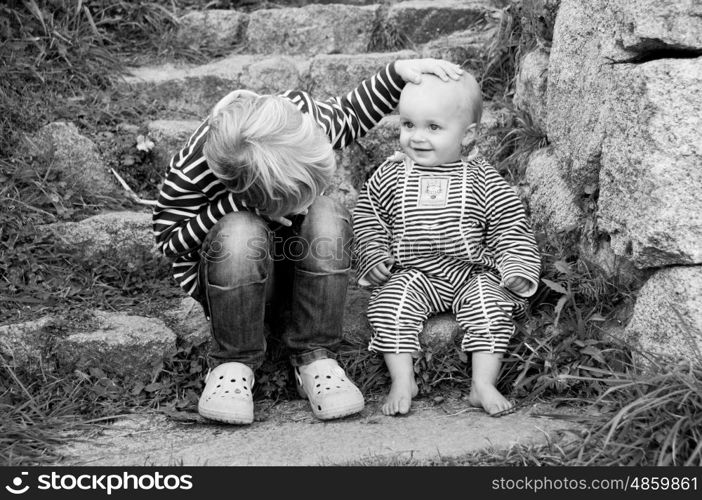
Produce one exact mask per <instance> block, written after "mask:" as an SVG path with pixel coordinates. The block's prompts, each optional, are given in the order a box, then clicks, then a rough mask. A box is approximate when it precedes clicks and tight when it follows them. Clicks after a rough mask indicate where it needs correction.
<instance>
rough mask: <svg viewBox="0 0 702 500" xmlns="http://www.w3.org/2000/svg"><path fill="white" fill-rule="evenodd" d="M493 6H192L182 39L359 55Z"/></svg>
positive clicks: (411, 42) (447, 2)
mask: <svg viewBox="0 0 702 500" xmlns="http://www.w3.org/2000/svg"><path fill="white" fill-rule="evenodd" d="M493 9H494V5H493V2H491V1H489V0H469V1H465V0H440V1H428V0H412V1H406V2H396V3H390V4H389V5H380V4H373V5H345V4H326V5H321V4H311V5H306V6H303V7H288V8H277V9H260V10H256V11H253V12H251V13H244V12H241V11H237V10H223V9H217V10H204V11H193V12H189V13H187V14H185V15H184V16H183V17H181V18H180V27H179V30H178V32H177V38H178V39H179V40H180V42H181V43H185V44H188V45H190V46H193V47H195V48H202V47H207V48H209V49H211V50H212V49H214V50H215V51H217V52H220V53H223V54H226V53H227V52H230V51H233V50H237V51H239V52H248V53H255V54H288V55H307V56H313V55H320V54H342V53H343V54H358V53H364V52H369V51H378V50H381V51H382V50H388V49H389V50H394V49H395V48H397V47H411V46H417V45H419V44H423V43H426V42H428V41H430V40H433V39H435V38H437V37H439V36H442V35H447V34H450V33H453V32H455V31H460V30H465V29H467V28H469V27H471V26H473V25H475V24H477V23H481V22H482V21H484V19H485V15H486V14H487V13H489V12H490V11H491V10H493Z"/></svg>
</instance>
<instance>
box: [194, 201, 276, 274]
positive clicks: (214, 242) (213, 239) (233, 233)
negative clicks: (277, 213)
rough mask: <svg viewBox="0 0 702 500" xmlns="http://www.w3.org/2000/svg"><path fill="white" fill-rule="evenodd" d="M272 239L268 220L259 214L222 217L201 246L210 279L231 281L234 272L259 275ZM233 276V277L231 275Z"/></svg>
mask: <svg viewBox="0 0 702 500" xmlns="http://www.w3.org/2000/svg"><path fill="white" fill-rule="evenodd" d="M270 246H271V238H270V231H269V229H268V227H267V225H266V223H265V222H264V221H263V220H262V219H261V218H260V217H258V216H257V215H256V214H253V213H250V212H235V213H231V214H228V215H226V216H225V217H223V218H222V219H221V220H220V221H219V222H217V224H216V225H215V226H214V227H213V228H212V229H211V230H210V232H209V233H208V235H207V238H206V239H205V242H204V243H203V245H202V250H201V258H202V260H203V261H206V264H207V267H208V269H209V270H210V271H209V273H208V274H209V275H210V278H214V276H218V277H219V278H218V279H216V280H215V281H216V282H220V281H224V282H228V281H230V278H232V276H235V275H239V274H241V273H244V274H246V275H251V274H255V275H259V274H261V273H262V272H265V269H267V268H268V263H269V261H270V259H271V247H270ZM230 275H231V276H230Z"/></svg>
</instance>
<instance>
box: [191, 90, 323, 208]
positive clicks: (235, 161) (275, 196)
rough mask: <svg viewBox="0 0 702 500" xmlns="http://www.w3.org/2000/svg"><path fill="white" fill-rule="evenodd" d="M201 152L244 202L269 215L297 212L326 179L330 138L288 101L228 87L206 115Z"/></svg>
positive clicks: (318, 193)
mask: <svg viewBox="0 0 702 500" xmlns="http://www.w3.org/2000/svg"><path fill="white" fill-rule="evenodd" d="M207 134H208V135H207V140H206V141H205V145H204V147H203V153H204V155H205V158H206V159H207V162H208V164H209V166H210V168H211V169H212V171H213V172H214V173H215V175H216V176H217V177H218V178H219V179H220V180H221V181H222V183H224V185H225V186H226V187H227V189H229V190H230V191H232V192H234V193H237V194H238V195H239V198H240V199H241V200H243V201H244V202H245V203H246V205H247V206H248V207H251V208H257V209H258V210H259V211H260V213H262V214H264V215H268V216H270V217H278V216H284V215H288V214H294V213H299V212H302V211H303V210H304V209H305V208H307V207H308V206H310V205H311V204H312V202H313V201H314V199H315V198H316V197H317V196H319V195H320V194H321V193H322V191H323V190H324V188H325V187H326V186H327V185H328V184H329V181H330V179H331V177H332V174H333V172H334V170H335V169H336V160H335V158H334V152H333V150H332V147H331V144H330V142H329V139H328V138H327V137H326V135H324V133H323V132H322V130H321V129H320V128H319V126H317V124H316V123H315V122H314V121H313V120H312V118H311V117H310V116H309V115H307V114H304V113H301V112H300V110H298V109H297V108H296V107H295V106H294V105H293V104H292V103H291V102H290V101H288V100H286V99H284V98H281V97H278V96H272V95H257V94H255V93H253V92H249V91H236V92H232V93H231V94H230V95H228V96H227V97H226V98H224V99H223V100H222V101H220V102H219V103H218V104H217V105H216V106H215V108H214V110H213V111H212V116H211V117H210V122H209V130H208V132H207Z"/></svg>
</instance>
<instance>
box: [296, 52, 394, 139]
mask: <svg viewBox="0 0 702 500" xmlns="http://www.w3.org/2000/svg"><path fill="white" fill-rule="evenodd" d="M404 85H405V82H404V80H403V79H402V78H401V77H400V75H399V74H398V73H397V72H396V71H395V63H390V64H388V65H387V66H385V68H383V69H382V70H381V71H380V72H378V73H377V74H375V75H373V76H372V77H371V78H368V79H366V80H363V81H362V82H361V83H360V84H359V85H358V86H357V87H356V88H355V89H353V90H352V91H351V92H349V93H348V94H346V95H345V96H343V97H332V98H330V99H327V100H325V101H317V100H314V99H312V98H311V97H310V95H309V94H307V93H306V92H300V91H288V92H286V93H285V94H284V95H285V96H286V97H288V98H289V99H291V100H292V101H293V103H294V104H295V105H297V106H298V108H300V109H301V110H302V111H303V112H307V113H309V114H310V115H311V116H312V117H313V118H314V119H315V121H316V122H317V123H318V124H319V125H320V126H321V127H322V129H324V132H325V133H326V135H327V137H329V140H330V141H331V144H332V147H333V148H334V149H340V148H343V147H346V146H348V145H349V144H351V143H352V142H353V141H355V140H356V139H357V138H358V137H361V136H363V135H364V134H365V133H366V132H367V131H368V130H369V129H370V128H372V127H373V126H374V125H375V124H377V123H378V122H379V121H380V120H381V118H383V116H385V115H387V114H389V113H390V112H392V111H393V110H394V109H395V107H397V104H398V103H399V101H400V93H401V92H402V88H403V87H404Z"/></svg>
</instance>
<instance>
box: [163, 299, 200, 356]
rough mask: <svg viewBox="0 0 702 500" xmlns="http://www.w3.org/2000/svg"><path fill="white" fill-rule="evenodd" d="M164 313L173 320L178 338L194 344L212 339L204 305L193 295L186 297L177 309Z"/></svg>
mask: <svg viewBox="0 0 702 500" xmlns="http://www.w3.org/2000/svg"><path fill="white" fill-rule="evenodd" d="M164 315H165V316H166V317H167V318H168V319H169V320H171V321H172V322H173V326H172V330H173V332H174V333H175V334H176V336H177V337H178V340H180V341H183V342H185V343H186V344H193V345H200V344H203V343H205V342H208V341H209V340H210V338H211V334H210V323H209V322H208V321H207V318H206V317H205V312H204V311H203V309H202V305H200V303H199V302H198V301H197V300H195V299H193V298H192V297H184V298H183V300H181V301H180V305H179V306H178V308H177V309H175V310H172V311H166V312H165V313H164Z"/></svg>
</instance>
